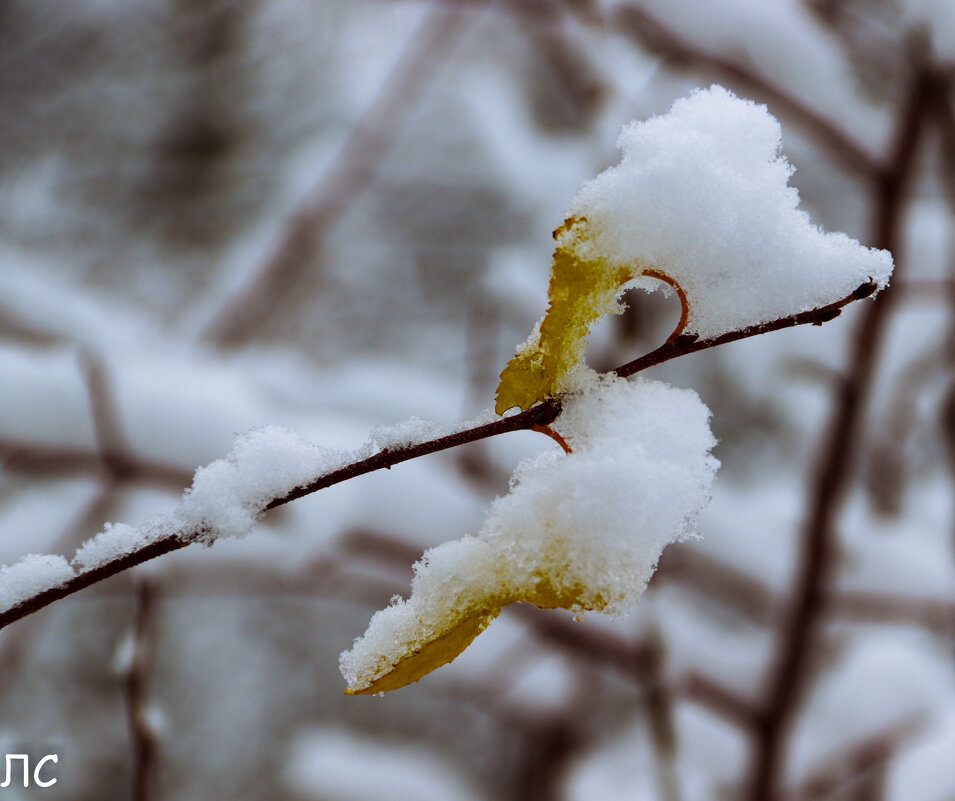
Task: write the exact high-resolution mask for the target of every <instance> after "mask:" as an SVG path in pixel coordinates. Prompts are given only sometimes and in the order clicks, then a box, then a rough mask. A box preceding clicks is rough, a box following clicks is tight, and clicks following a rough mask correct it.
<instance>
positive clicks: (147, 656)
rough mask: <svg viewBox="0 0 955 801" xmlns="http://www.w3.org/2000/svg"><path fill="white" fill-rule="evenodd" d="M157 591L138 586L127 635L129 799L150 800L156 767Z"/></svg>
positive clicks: (125, 678)
mask: <svg viewBox="0 0 955 801" xmlns="http://www.w3.org/2000/svg"><path fill="white" fill-rule="evenodd" d="M157 596H158V591H157V589H156V587H154V586H153V585H152V584H150V583H149V582H147V581H143V582H141V583H140V584H139V586H138V589H137V593H136V611H135V613H134V616H133V621H132V627H131V631H130V636H131V638H132V641H131V644H130V650H131V653H130V654H129V662H128V663H127V664H126V665H125V666H124V667H125V674H124V676H123V695H124V697H125V700H126V724H127V727H128V729H129V739H130V744H131V748H132V758H133V764H132V800H133V801H151V799H152V798H153V795H154V794H153V780H154V772H155V765H156V748H157V742H156V733H155V731H154V729H153V723H152V721H151V720H150V711H149V672H150V666H151V664H152V659H153V652H154V640H155V625H156V623H155V617H156V605H157Z"/></svg>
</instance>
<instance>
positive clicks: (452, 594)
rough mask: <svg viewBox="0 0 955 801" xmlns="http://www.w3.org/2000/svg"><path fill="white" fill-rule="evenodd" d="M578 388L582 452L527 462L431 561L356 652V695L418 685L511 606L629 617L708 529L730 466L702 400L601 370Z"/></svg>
mask: <svg viewBox="0 0 955 801" xmlns="http://www.w3.org/2000/svg"><path fill="white" fill-rule="evenodd" d="M574 381H575V386H574V391H573V392H572V393H571V394H569V395H568V396H567V397H566V398H565V399H564V411H563V413H562V415H561V416H560V418H559V419H558V420H557V422H556V423H555V424H554V428H555V429H557V430H558V432H559V433H560V434H561V435H562V436H563V437H565V439H566V440H567V442H568V443H569V444H570V446H571V448H572V449H573V453H570V454H565V453H563V452H562V451H559V450H556V449H552V450H548V451H545V452H543V453H541V454H539V455H538V456H536V457H533V458H530V459H526V460H524V461H523V462H522V463H521V464H520V465H519V466H518V468H517V471H516V472H515V474H514V477H513V479H512V487H511V491H510V492H509V493H508V494H507V495H506V496H504V497H502V498H498V499H497V501H495V503H494V504H493V506H492V507H491V510H490V512H489V514H488V517H487V520H486V521H485V523H484V526H483V528H482V530H481V532H480V534H479V535H478V536H476V537H472V536H466V537H464V538H463V539H460V540H456V541H453V542H448V543H445V544H443V545H439V546H437V547H435V548H431V549H430V550H428V551H426V552H425V554H424V556H423V557H422V559H421V560H420V561H419V562H418V563H417V564H416V565H415V577H414V580H413V582H412V591H411V597H410V598H409V599H408V600H407V601H398V602H396V603H395V604H393V605H392V606H390V607H388V608H387V609H384V610H382V611H380V612H378V613H377V614H375V616H374V617H373V618H372V620H371V623H370V624H369V626H368V631H367V632H366V633H365V635H364V637H362V638H359V639H358V640H356V641H355V644H354V647H353V648H352V649H351V650H350V651H347V652H345V653H344V654H342V657H341V662H340V665H341V670H342V674H343V675H344V677H345V679H346V681H347V683H348V692H349V693H351V694H357V693H363V694H364V693H378V692H387V691H389V690H393V689H397V688H398V687H401V686H404V685H405V684H409V683H411V682H414V681H417V680H418V679H420V678H421V677H422V676H424V675H426V674H427V673H429V672H431V671H432V670H434V669H435V668H437V667H440V666H441V665H443V664H446V663H447V662H450V661H451V660H452V659H454V658H455V657H456V656H457V655H458V654H460V653H461V652H462V651H463V650H464V649H465V648H466V647H467V646H468V645H469V644H470V643H471V641H472V640H473V639H474V638H475V637H476V636H477V635H478V634H480V633H481V631H483V630H484V628H486V627H487V625H488V624H489V623H490V622H491V621H492V620H493V619H494V618H495V617H496V616H497V615H498V614H499V613H500V611H501V608H502V607H504V606H506V605H508V604H511V603H515V602H519V601H524V602H527V603H532V604H534V605H536V606H539V607H542V608H555V607H563V608H566V609H572V610H574V611H578V612H580V611H584V610H599V611H603V612H608V613H613V614H620V613H624V612H627V611H628V610H629V609H631V608H632V607H633V606H634V604H635V603H636V601H637V599H638V598H639V597H640V595H641V594H642V593H643V590H644V588H645V587H646V584H647V581H648V580H649V578H650V576H651V574H652V573H653V570H654V568H655V566H656V563H657V560H658V559H659V557H660V553H661V551H662V550H663V548H664V546H665V545H666V544H667V543H669V542H672V541H674V540H678V539H681V538H683V537H686V536H689V535H692V534H694V533H695V531H696V528H695V526H696V517H697V514H698V513H699V511H700V510H701V509H702V507H703V506H704V505H705V503H706V501H707V500H708V498H709V490H710V485H711V483H712V480H713V476H714V474H715V471H716V468H717V465H718V462H717V461H716V459H714V458H713V457H712V456H711V455H710V453H709V451H710V449H711V448H712V447H713V445H714V444H715V440H714V439H713V435H712V434H711V432H710V428H709V410H708V409H707V408H706V406H705V405H704V404H703V403H702V401H701V400H700V399H699V397H698V396H697V395H696V393H694V392H692V391H690V390H680V389H675V388H673V387H670V386H667V385H665V384H662V383H660V382H656V381H646V380H642V379H641V380H637V381H633V382H628V381H626V380H624V379H619V378H613V377H601V376H597V375H596V374H594V373H592V372H591V371H588V370H579V371H578V372H577V373H576V374H575V378H574Z"/></svg>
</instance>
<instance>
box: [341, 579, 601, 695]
mask: <svg viewBox="0 0 955 801" xmlns="http://www.w3.org/2000/svg"><path fill="white" fill-rule="evenodd" d="M585 595H586V591H585V589H584V588H583V587H581V586H575V587H571V588H569V589H568V588H563V589H558V588H557V587H555V586H554V584H553V582H551V580H550V579H549V578H547V577H546V576H539V577H538V579H537V581H536V582H535V583H534V586H533V587H532V588H530V589H527V590H525V591H518V592H515V593H514V594H513V595H510V596H508V597H507V598H503V599H502V598H500V597H496V598H480V599H474V601H473V602H472V603H471V604H470V605H469V606H468V607H467V608H466V609H464V610H462V611H461V613H460V614H459V615H457V616H456V617H455V618H454V620H453V622H451V623H450V624H449V625H448V626H447V627H446V628H445V629H444V630H442V631H440V632H437V633H434V634H432V636H431V638H430V639H428V640H427V641H426V642H424V643H423V644H420V643H417V642H416V643H414V644H412V643H408V644H407V645H408V647H409V650H408V653H407V655H405V656H403V657H402V658H400V659H398V660H397V661H395V662H394V663H393V664H392V665H390V666H386V667H385V668H384V669H383V670H381V669H379V671H378V673H377V675H375V676H374V677H368V678H366V682H367V683H365V684H364V685H363V686H359V687H356V688H349V689H347V690H345V694H346V695H377V694H378V693H387V692H391V691H392V690H397V689H399V688H401V687H404V686H406V685H408V684H414V683H415V682H416V681H419V680H420V679H422V678H424V677H425V676H427V675H428V674H429V673H431V672H432V671H433V670H437V669H438V668H439V667H442V666H443V665H446V664H448V663H449V662H452V661H454V660H455V659H456V658H457V657H458V656H460V655H461V654H462V653H463V652H464V651H465V649H466V648H467V647H468V646H469V645H470V644H471V643H472V642H473V641H474V639H475V638H476V637H477V636H478V635H479V634H480V633H481V632H482V631H484V629H486V628H487V627H488V626H489V625H490V624H491V622H492V621H493V620H494V619H495V618H496V617H497V616H498V615H499V614H500V613H501V609H502V608H503V607H505V606H507V605H509V604H512V603H520V602H523V603H529V604H533V605H534V606H536V607H538V608H540V609H573V610H575V611H585V610H593V611H596V610H599V609H603V608H604V607H605V606H606V604H605V602H604V600H603V598H602V597H600V596H598V597H597V598H595V599H590V600H589V602H588V603H586V604H582V603H581V598H583V597H585Z"/></svg>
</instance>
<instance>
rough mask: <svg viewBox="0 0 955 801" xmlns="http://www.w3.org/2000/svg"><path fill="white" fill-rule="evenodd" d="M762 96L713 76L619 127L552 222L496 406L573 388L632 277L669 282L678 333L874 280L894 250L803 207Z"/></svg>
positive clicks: (711, 331) (732, 322) (761, 317)
mask: <svg viewBox="0 0 955 801" xmlns="http://www.w3.org/2000/svg"><path fill="white" fill-rule="evenodd" d="M780 139H781V132H780V128H779V123H777V122H776V120H775V119H774V118H773V117H772V116H771V115H770V114H769V112H768V111H767V110H766V107H765V106H758V105H756V104H755V103H752V102H750V101H748V100H741V99H740V98H738V97H736V96H735V95H734V94H732V93H731V92H729V91H727V90H726V89H723V88H722V87H720V86H713V87H711V88H710V89H708V90H705V91H699V90H698V91H696V92H694V93H693V94H691V95H690V96H689V97H685V98H683V99H681V100H678V101H676V103H674V104H673V107H672V109H671V110H670V112H669V113H668V114H665V115H663V116H661V117H654V118H653V119H650V120H647V121H646V122H632V123H630V124H629V125H627V126H626V127H625V128H624V129H623V131H622V132H621V134H620V139H619V145H620V147H621V148H622V149H623V159H622V161H621V162H620V164H618V165H617V166H615V167H611V168H610V169H608V170H605V171H604V172H602V173H601V174H600V175H598V176H597V177H596V178H594V179H593V180H591V181H588V182H587V183H585V184H584V185H583V186H582V187H581V189H580V191H579V192H578V194H577V197H576V198H575V199H574V201H573V204H572V205H571V207H570V210H569V212H568V217H567V220H566V221H565V222H564V224H563V225H562V226H561V227H560V228H558V229H557V231H555V232H554V238H555V239H556V240H557V246H556V249H555V251H554V263H553V268H552V270H551V277H550V287H549V290H548V294H549V297H550V306H549V308H548V310H547V314H546V315H545V316H544V318H543V319H542V320H541V321H540V323H538V325H537V326H536V327H535V329H534V330H533V331H532V332H531V335H530V337H529V338H528V340H527V341H526V342H525V343H524V344H523V345H521V346H520V347H519V349H518V351H517V355H516V356H515V357H514V359H512V360H511V362H510V363H509V364H508V365H507V367H506V368H505V369H504V372H503V373H501V383H500V386H499V387H498V392H497V403H496V406H495V408H496V410H497V412H498V414H503V413H504V412H505V411H507V410H508V409H510V408H512V407H514V406H519V407H520V408H522V409H527V408H529V407H530V406H533V405H534V404H535V403H537V402H539V401H541V400H543V399H544V398H547V397H550V396H553V395H557V394H560V393H561V392H564V391H565V390H566V389H567V385H566V382H567V378H568V376H570V375H571V374H572V372H573V370H574V368H575V367H576V365H577V364H578V363H579V362H581V361H582V360H583V357H584V351H585V348H586V338H587V334H588V333H589V330H590V326H591V325H592V324H593V323H594V322H596V321H597V320H598V319H600V318H601V317H603V316H604V315H606V314H618V313H620V312H621V311H622V310H623V308H624V307H623V306H622V304H621V303H620V296H621V295H622V294H623V292H624V290H626V289H627V288H628V287H634V286H639V287H642V288H644V289H648V290H649V289H655V288H657V287H659V286H660V283H659V282H660V281H661V280H662V281H664V282H665V283H666V284H668V285H669V286H670V287H673V288H676V290H677V292H678V293H679V294H680V300H681V302H682V304H683V317H682V318H681V321H680V327H679V329H678V332H682V333H686V334H695V335H697V336H699V337H701V338H704V339H706V338H710V337H717V336H720V335H721V334H726V333H729V332H732V331H739V330H741V329H744V328H747V327H749V326H753V325H757V324H759V323H765V322H770V321H772V320H779V319H783V318H786V317H790V316H791V315H794V314H798V313H800V312H805V311H809V310H811V309H815V308H819V307H822V306H826V305H828V304H830V303H834V302H836V301H838V300H840V299H842V298H845V297H846V296H848V295H850V294H851V293H852V292H854V291H855V290H856V289H857V288H858V287H860V286H861V285H863V284H870V283H874V284H875V286H876V287H877V288H882V287H884V286H885V285H886V283H887V282H888V280H889V275H890V274H891V272H892V256H891V255H890V254H889V253H888V252H887V251H883V250H872V249H870V248H866V247H863V246H862V245H860V244H859V243H858V242H856V241H855V240H853V239H850V238H849V237H848V236H846V235H845V234H838V233H836V234H827V233H824V232H823V231H822V230H820V229H819V228H818V227H817V226H815V225H813V224H812V222H811V221H810V220H809V215H807V214H806V213H805V212H804V211H800V210H799V209H798V208H797V207H798V205H799V194H798V193H797V192H796V190H795V189H794V188H793V187H791V186H789V185H788V182H789V177H790V175H791V174H792V171H793V170H792V167H791V166H790V165H789V162H787V161H786V159H785V158H784V157H783V156H782V155H781V154H780V150H779V148H780Z"/></svg>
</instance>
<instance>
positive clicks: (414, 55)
mask: <svg viewBox="0 0 955 801" xmlns="http://www.w3.org/2000/svg"><path fill="white" fill-rule="evenodd" d="M468 19H469V14H468V10H467V9H463V10H462V9H461V8H457V7H455V6H454V4H447V3H445V2H443V0H437V2H435V3H434V4H433V6H432V8H431V10H430V11H429V12H428V16H427V17H426V18H425V20H424V22H423V23H422V24H421V26H420V27H419V28H418V30H417V31H416V32H415V33H414V35H413V36H412V37H411V41H410V42H409V44H408V46H407V47H406V49H405V51H404V53H402V55H401V57H400V59H399V61H398V64H397V65H396V66H395V68H394V70H393V71H392V73H391V75H390V76H389V77H388V80H387V81H386V82H385V85H384V86H383V88H382V89H381V91H380V92H379V94H378V96H377V97H376V98H375V100H374V102H373V103H372V105H371V108H370V109H369V110H368V111H367V113H366V114H365V116H364V117H363V118H362V119H361V120H360V121H359V123H358V125H357V126H356V127H355V129H354V131H353V132H352V134H351V136H350V138H349V139H348V141H347V143H346V144H345V146H344V148H343V149H342V151H341V152H340V153H339V155H338V157H337V159H336V161H335V163H334V164H333V165H332V167H331V169H330V171H329V172H328V173H327V174H326V175H325V177H324V178H323V179H322V180H321V181H320V182H319V184H318V185H317V186H316V187H315V188H314V189H313V190H312V192H311V193H310V194H309V196H308V197H307V198H306V200H305V202H304V203H303V204H302V205H301V207H300V208H299V209H298V210H297V211H296V212H295V213H294V214H293V215H292V217H291V219H290V220H289V222H288V224H287V226H286V228H285V231H284V232H283V233H282V235H281V237H280V239H279V242H278V244H277V245H276V247H275V248H274V250H273V251H272V253H271V255H270V256H269V257H268V258H267V259H266V261H265V262H264V263H263V264H262V265H261V267H260V268H259V269H258V271H257V272H256V274H255V275H254V276H253V277H252V279H251V280H250V281H249V282H248V283H247V285H246V286H245V287H244V288H243V289H242V290H241V291H240V292H239V293H238V294H237V295H236V296H235V297H233V298H231V299H230V300H229V301H228V302H227V303H226V304H225V306H224V307H223V308H222V309H221V310H220V311H219V312H218V314H217V315H216V317H215V319H214V320H213V321H212V323H211V324H210V325H209V326H208V328H207V329H206V331H205V333H204V335H203V339H205V340H206V341H208V342H211V343H213V344H216V345H230V344H234V343H236V342H238V341H240V340H242V339H244V338H245V337H246V336H248V335H250V334H251V333H254V331H255V330H256V328H257V327H258V326H259V325H261V324H262V323H263V322H265V320H266V319H268V316H269V314H271V313H272V312H273V311H274V310H275V309H276V308H277V306H278V305H279V302H280V300H281V299H282V298H283V297H284V296H285V293H286V292H288V291H289V290H290V289H291V288H292V287H294V286H295V285H296V284H297V283H298V281H299V279H300V278H301V276H302V275H303V274H304V273H305V271H306V270H307V269H308V268H309V266H310V264H311V263H312V262H313V260H314V258H315V257H316V254H317V253H318V250H319V247H320V243H321V241H322V238H323V237H325V236H326V235H327V234H328V232H329V230H330V229H331V228H332V227H333V226H334V225H335V224H336V223H337V222H338V221H339V220H340V219H341V218H342V216H343V215H344V214H345V212H346V211H347V210H348V208H349V207H350V206H351V204H352V203H353V202H354V200H355V199H356V198H357V197H358V196H359V195H360V194H361V193H362V192H364V191H365V189H367V188H368V186H369V185H370V184H371V183H372V182H373V181H374V179H375V177H376V176H377V175H378V172H379V170H380V169H381V166H382V164H383V163H384V161H385V158H386V157H387V156H388V154H389V153H391V151H392V149H393V148H394V146H395V143H396V142H397V141H398V138H399V137H400V135H401V133H402V132H403V131H404V129H405V127H406V124H407V122H408V119H409V118H410V117H411V115H412V113H413V112H414V110H415V107H416V105H417V104H418V102H419V101H420V100H421V98H422V97H423V95H424V93H425V91H426V89H427V87H428V86H429V85H430V84H431V82H432V81H433V80H434V78H435V77H436V75H437V74H438V72H439V70H440V68H441V66H442V65H443V63H444V61H445V60H446V59H447V58H448V56H449V55H450V54H451V52H452V51H453V49H454V46H455V44H456V43H457V41H458V39H459V38H460V36H461V34H462V33H463V32H464V29H465V27H466V26H465V23H466V22H467V21H468Z"/></svg>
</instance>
